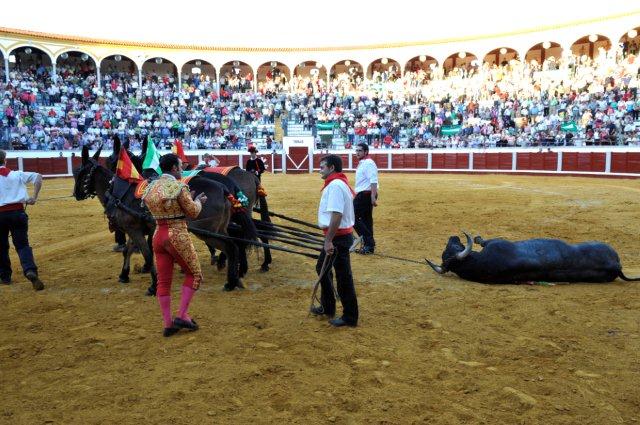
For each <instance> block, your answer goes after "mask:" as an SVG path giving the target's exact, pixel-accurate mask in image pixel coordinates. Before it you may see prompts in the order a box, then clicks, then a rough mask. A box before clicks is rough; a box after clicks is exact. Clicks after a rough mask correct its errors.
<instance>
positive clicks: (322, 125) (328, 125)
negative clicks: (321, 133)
mask: <svg viewBox="0 0 640 425" xmlns="http://www.w3.org/2000/svg"><path fill="white" fill-rule="evenodd" d="M333 127H335V123H333V122H319V123H317V124H316V128H317V129H318V130H333Z"/></svg>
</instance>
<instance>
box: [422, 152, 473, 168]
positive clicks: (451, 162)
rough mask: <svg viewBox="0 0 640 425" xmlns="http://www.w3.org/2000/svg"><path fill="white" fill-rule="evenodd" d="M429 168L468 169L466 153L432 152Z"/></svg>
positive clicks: (467, 155)
mask: <svg viewBox="0 0 640 425" xmlns="http://www.w3.org/2000/svg"><path fill="white" fill-rule="evenodd" d="M431 168H433V169H445V170H466V169H469V154H468V153H434V154H433V155H432V157H431Z"/></svg>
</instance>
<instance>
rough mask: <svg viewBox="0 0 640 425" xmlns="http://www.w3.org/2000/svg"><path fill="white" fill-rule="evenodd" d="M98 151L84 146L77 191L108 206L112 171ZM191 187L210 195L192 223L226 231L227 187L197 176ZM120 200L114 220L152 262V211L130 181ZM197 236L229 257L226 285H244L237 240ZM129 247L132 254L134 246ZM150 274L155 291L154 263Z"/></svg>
mask: <svg viewBox="0 0 640 425" xmlns="http://www.w3.org/2000/svg"><path fill="white" fill-rule="evenodd" d="M99 154H100V150H98V152H96V154H95V155H94V156H93V158H90V157H89V151H88V149H87V148H86V147H85V148H83V150H82V165H81V166H80V167H79V168H78V169H77V170H74V177H75V178H76V183H75V187H74V195H75V197H76V199H77V200H82V199H86V198H87V197H89V196H93V195H95V196H98V198H99V199H100V202H101V203H102V205H103V207H105V208H106V207H107V204H108V203H109V199H108V198H110V197H112V196H113V195H112V194H111V192H110V186H111V179H112V178H113V173H112V172H111V171H110V170H108V169H107V168H105V167H103V166H101V165H100V164H99V163H98V157H99ZM189 189H190V190H192V191H195V192H196V193H202V192H204V193H205V194H206V195H207V202H205V204H204V205H203V208H202V211H201V212H200V214H199V215H198V217H197V218H196V219H194V220H190V221H189V226H190V227H192V228H198V229H202V230H205V231H208V232H213V233H217V234H220V235H227V226H228V225H229V220H230V217H231V203H230V202H229V200H228V199H227V197H226V195H227V192H226V190H225V188H224V187H223V186H222V185H220V184H218V183H216V182H214V181H211V180H208V179H203V178H197V177H194V178H192V179H191V180H190V181H189ZM117 204H118V207H117V208H116V210H115V212H114V213H113V214H112V215H113V222H114V224H115V225H116V226H118V227H119V228H120V229H121V230H123V231H124V232H125V233H127V235H128V236H129V238H130V240H131V243H132V244H135V245H136V246H137V247H138V249H140V252H141V253H142V255H143V256H144V257H145V262H148V263H149V264H152V262H153V257H152V253H151V250H150V249H149V246H148V244H147V242H146V241H145V235H147V234H149V233H152V232H153V229H155V223H154V222H153V219H152V218H151V216H150V215H149V213H148V212H147V211H146V210H144V209H143V208H142V207H141V202H140V200H139V199H137V198H135V196H134V185H130V188H129V190H127V192H126V193H125V195H124V196H123V197H122V198H121V199H120V200H119V202H117ZM250 223H251V222H250ZM252 225H253V223H251V225H250V226H245V227H243V232H242V237H243V238H245V239H250V240H254V239H256V237H257V236H256V231H255V227H254V226H252ZM198 237H199V238H200V239H202V240H203V241H204V242H205V243H206V244H207V246H208V247H209V248H210V249H211V248H218V249H220V250H221V251H223V252H225V253H226V255H227V256H228V257H229V263H230V265H231V266H230V267H229V268H228V270H227V283H225V289H226V290H233V289H234V288H236V287H238V286H241V282H240V279H239V278H238V257H239V255H238V247H237V246H236V244H235V243H233V242H232V241H230V240H228V239H224V238H216V237H210V236H202V235H198ZM128 251H129V252H128V254H129V258H130V252H131V250H128ZM129 258H125V264H123V271H122V273H121V277H123V275H124V276H126V277H128V273H129ZM151 275H152V285H151V286H150V287H149V289H148V291H147V293H148V294H149V295H153V294H155V289H156V271H155V268H154V267H152V269H151Z"/></svg>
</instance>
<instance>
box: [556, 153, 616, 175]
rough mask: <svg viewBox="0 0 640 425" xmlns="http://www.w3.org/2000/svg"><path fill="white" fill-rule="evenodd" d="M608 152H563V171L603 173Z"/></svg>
mask: <svg viewBox="0 0 640 425" xmlns="http://www.w3.org/2000/svg"><path fill="white" fill-rule="evenodd" d="M605 162H606V154H605V153H601V152H563V153H562V171H588V172H598V173H603V172H604V169H605Z"/></svg>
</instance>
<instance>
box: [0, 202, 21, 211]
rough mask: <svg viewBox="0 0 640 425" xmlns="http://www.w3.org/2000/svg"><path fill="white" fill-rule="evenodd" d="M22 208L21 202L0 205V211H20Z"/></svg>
mask: <svg viewBox="0 0 640 425" xmlns="http://www.w3.org/2000/svg"><path fill="white" fill-rule="evenodd" d="M22 210H24V205H22V204H21V203H16V204H7V205H3V206H1V207H0V212H5V211H22Z"/></svg>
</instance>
